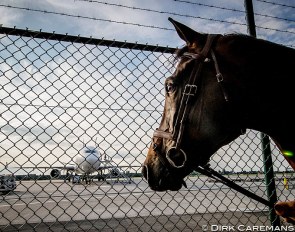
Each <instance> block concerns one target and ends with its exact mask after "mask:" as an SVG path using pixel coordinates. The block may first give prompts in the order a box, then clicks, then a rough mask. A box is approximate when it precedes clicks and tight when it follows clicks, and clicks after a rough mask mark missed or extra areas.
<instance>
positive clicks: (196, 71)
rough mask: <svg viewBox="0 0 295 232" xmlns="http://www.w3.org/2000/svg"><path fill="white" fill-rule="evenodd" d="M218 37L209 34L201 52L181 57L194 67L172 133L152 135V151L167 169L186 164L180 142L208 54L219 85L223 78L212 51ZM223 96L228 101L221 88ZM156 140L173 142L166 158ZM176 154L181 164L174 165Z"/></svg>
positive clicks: (160, 131) (158, 130)
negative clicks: (173, 157)
mask: <svg viewBox="0 0 295 232" xmlns="http://www.w3.org/2000/svg"><path fill="white" fill-rule="evenodd" d="M217 37H219V35H215V34H209V35H208V37H207V41H206V44H205V46H204V48H203V50H202V51H201V53H199V54H196V53H189V52H185V53H184V54H183V55H182V57H186V58H189V59H191V60H193V61H194V67H193V70H192V72H191V75H190V78H189V80H188V82H187V84H186V85H185V87H184V90H183V93H182V98H181V101H180V105H179V109H178V114H177V117H176V121H175V124H174V126H173V132H167V131H163V130H160V129H156V130H155V132H154V134H153V150H154V151H155V152H156V154H157V155H158V157H159V160H160V162H161V163H162V164H163V165H164V166H166V168H167V169H169V170H170V169H181V168H184V167H185V166H186V164H187V155H186V153H185V151H184V150H183V149H181V146H180V145H181V141H182V138H183V132H184V128H185V122H186V120H187V118H188V115H189V112H190V110H191V105H190V99H192V98H193V97H194V96H195V95H196V93H197V81H198V80H199V78H200V76H201V72H202V68H203V65H204V63H205V62H207V61H209V58H208V56H209V53H210V54H211V58H212V59H213V62H214V67H215V71H216V78H217V81H218V82H219V83H222V81H223V76H222V74H221V72H220V69H219V66H218V63H217V60H216V56H215V53H214V51H213V49H211V48H212V45H213V43H214V41H215V40H216V38H217ZM221 86H222V85H221ZM222 91H223V95H224V98H225V100H226V101H228V95H227V93H226V92H225V91H224V88H223V87H222ZM157 139H168V140H172V141H174V142H175V145H174V146H173V147H171V148H170V149H169V150H168V151H167V152H166V156H165V157H163V155H161V151H160V150H161V147H160V146H159V144H158V143H157V141H155V140H157ZM174 152H177V153H178V154H181V155H182V156H183V157H182V160H183V162H182V164H180V165H179V164H176V163H175V162H174V161H173V160H172V158H171V155H172V154H173V153H174Z"/></svg>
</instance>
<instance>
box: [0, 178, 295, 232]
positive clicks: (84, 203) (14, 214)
mask: <svg viewBox="0 0 295 232" xmlns="http://www.w3.org/2000/svg"><path fill="white" fill-rule="evenodd" d="M133 180H134V183H132V184H122V183H116V184H115V183H114V184H108V183H106V182H97V181H94V182H93V183H91V184H90V185H84V184H76V185H74V184H72V183H69V182H66V183H65V182H64V181H63V180H50V181H21V182H18V183H17V188H16V190H15V191H14V192H13V193H10V194H9V195H6V196H0V231H42V232H44V231H72V230H65V228H66V226H68V227H69V226H71V227H73V228H75V227H76V229H75V230H73V231H84V230H85V231H90V230H91V228H92V229H94V231H97V228H98V227H99V226H100V227H101V228H100V229H99V231H120V230H119V228H122V230H121V231H124V228H125V231H126V230H127V228H126V226H128V228H129V229H128V231H130V228H132V225H133V226H135V227H136V228H135V230H134V231H149V230H145V229H147V228H148V227H149V228H151V227H152V226H157V227H160V226H163V228H164V227H165V226H166V227H167V225H169V223H170V221H171V220H170V219H171V218H173V217H176V218H177V217H180V218H181V219H178V220H177V219H175V221H176V222H177V223H180V224H181V223H182V224H183V223H184V222H185V220H188V219H183V218H184V217H188V218H189V221H190V223H193V225H191V227H194V228H196V227H200V220H205V219H206V218H208V220H209V221H210V220H211V222H212V220H213V221H214V220H216V219H217V218H218V217H219V216H218V215H228V216H227V217H228V220H229V219H230V218H235V219H236V221H237V220H239V217H238V216H237V215H238V214H241V215H244V216H243V217H245V214H247V215H250V216H249V218H251V217H253V215H255V214H259V220H258V222H259V223H263V222H265V223H267V212H268V207H266V206H264V205H263V204H261V203H258V202H256V201H254V200H251V199H249V198H248V197H245V196H243V195H242V194H240V193H237V192H236V191H234V190H231V189H229V188H228V187H227V186H224V185H223V184H221V183H214V182H209V181H208V178H207V177H200V178H196V177H190V178H189V179H187V181H186V182H187V185H188V189H185V188H182V189H181V190H180V191H177V192H171V191H169V192H154V191H152V190H150V189H149V187H148V185H147V183H146V181H144V180H143V179H142V178H134V179H133ZM239 184H241V185H242V186H243V187H245V188H247V189H249V190H251V191H252V192H255V193H256V194H257V195H259V196H265V185H264V183H262V182H245V183H239ZM279 191H288V192H286V195H289V194H292V195H294V192H293V189H291V190H283V188H282V189H280V190H279ZM292 192H293V193H292ZM280 195H282V196H283V194H280ZM281 200H284V199H281ZM206 215H207V216H206ZM210 215H211V216H210ZM212 215H215V216H212ZM230 215H232V216H230ZM163 217H164V219H163V224H162V223H160V222H159V220H160V218H163ZM194 217H197V218H199V219H197V218H195V219H194ZM222 217H223V216H222ZM262 218H263V220H264V221H263V220H262ZM132 219H134V220H135V221H137V222H136V223H134V222H135V221H133V220H132ZM126 220H127V222H126ZM148 220H151V221H153V220H155V222H154V223H152V222H151V223H150V224H149V223H148V224H147V226H143V227H142V226H141V225H144V224H146V223H147V222H148ZM220 220H223V221H224V218H223V219H222V218H220ZM241 220H242V219H241ZM251 220H252V222H253V223H254V221H255V220H254V219H253V218H252V219H251ZM256 220H257V219H256ZM247 221H248V222H251V221H250V219H247ZM131 222H132V223H131ZM205 222H206V220H205ZM205 222H204V223H205ZM130 223H131V224H130ZM177 223H176V224H177ZM125 224H126V226H125V227H124V225H125ZM184 224H185V223H184ZM86 225H88V226H89V227H88V229H85V228H84V229H82V228H83V226H86ZM103 225H104V226H103ZM111 225H112V226H114V227H115V229H114V228H111ZM185 226H188V223H187V224H186V225H185ZM54 227H56V230H55V229H53V228H54ZM141 227H142V228H141ZM191 227H190V228H191ZM58 228H60V229H58ZM79 228H80V229H81V230H80V229H79ZM112 229H114V230H112ZM152 230H154V229H152ZM156 231H157V230H156ZM167 231H173V228H172V229H170V230H168V229H167ZM188 231H190V230H188Z"/></svg>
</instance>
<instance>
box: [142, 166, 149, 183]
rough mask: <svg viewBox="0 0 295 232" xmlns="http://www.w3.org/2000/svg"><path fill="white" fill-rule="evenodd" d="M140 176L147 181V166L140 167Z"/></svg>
mask: <svg viewBox="0 0 295 232" xmlns="http://www.w3.org/2000/svg"><path fill="white" fill-rule="evenodd" d="M141 172H142V174H143V177H144V178H145V179H146V180H147V172H148V171H147V166H146V165H145V166H143V167H142V170H141Z"/></svg>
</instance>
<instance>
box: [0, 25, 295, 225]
mask: <svg viewBox="0 0 295 232" xmlns="http://www.w3.org/2000/svg"><path fill="white" fill-rule="evenodd" d="M0 31H1V39H0V54H1V55H0V82H1V87H0V115H1V116H0V130H1V131H0V174H1V175H2V180H1V184H2V186H3V185H4V184H3V183H4V182H5V181H6V182H7V178H8V177H9V178H15V179H16V188H15V189H14V186H12V187H11V188H12V190H13V191H10V189H9V188H8V189H3V191H2V195H1V196H0V230H1V231H17V230H21V231H39V230H40V231H41V230H46V231H92V230H93V231H96V230H98V231H126V230H129V231H202V230H206V229H209V230H210V229H211V230H214V229H216V230H215V231H220V230H221V227H220V226H234V227H235V228H237V226H240V229H246V228H247V227H246V226H253V225H255V226H270V225H271V222H270V221H269V218H268V217H269V209H268V207H266V206H264V205H262V204H260V203H257V202H256V201H254V200H251V199H249V198H248V197H246V196H243V195H242V194H240V193H238V192H236V191H234V190H231V189H229V188H228V187H226V186H224V185H222V184H221V183H218V182H215V181H214V180H211V179H210V178H208V177H206V176H202V175H199V174H198V173H192V174H191V175H190V176H189V177H188V178H187V180H186V182H187V185H188V188H187V189H181V190H180V191H178V192H170V191H168V192H154V191H151V190H150V189H149V187H148V185H147V183H146V182H145V181H144V180H143V178H142V176H141V164H142V163H143V161H144V159H145V156H146V153H147V148H148V146H149V144H150V141H151V136H152V133H153V131H154V130H155V128H156V127H157V125H158V124H159V122H160V121H159V120H160V118H161V115H162V111H163V100H164V94H163V82H164V78H165V77H167V76H169V74H170V73H171V72H172V71H173V62H174V57H173V51H174V49H172V48H163V47H157V46H148V45H140V44H130V43H122V42H116V41H106V40H96V39H91V38H83V37H73V36H68V35H58V34H51V33H43V32H33V31H28V30H19V29H11V28H4V27H2V28H1V29H0ZM271 147H272V153H273V160H274V171H275V181H276V187H277V189H276V191H277V194H278V197H279V199H280V200H285V199H288V198H290V197H291V196H293V194H294V188H293V186H294V177H293V171H291V170H290V169H289V168H288V167H289V166H288V164H287V163H286V162H285V161H284V160H283V158H282V157H281V156H280V154H279V151H278V150H277V149H276V147H275V146H273V145H271ZM77 155H80V156H78V158H77ZM93 157H94V158H93ZM210 163H211V167H212V168H214V169H215V170H217V171H219V172H220V173H222V174H224V175H225V176H227V177H228V178H230V179H232V180H234V181H235V182H236V183H238V184H239V185H241V186H243V187H244V188H245V189H248V190H250V191H252V192H254V193H255V194H257V195H259V196H262V197H264V198H266V190H267V185H266V184H265V181H264V180H265V178H264V161H263V158H262V149H261V138H260V133H258V132H256V131H248V132H247V133H246V135H243V136H241V137H240V138H238V139H237V140H235V141H234V142H232V143H231V144H230V145H229V146H225V147H223V148H222V149H220V150H219V151H218V152H217V153H216V154H215V155H214V156H213V157H212V160H211V161H210ZM87 166H91V167H95V170H88V169H87ZM87 170H88V171H89V175H85V172H87ZM92 171H93V172H92ZM5 178H6V180H5ZM6 185H7V184H6ZM4 190H6V191H4ZM228 228H229V227H228Z"/></svg>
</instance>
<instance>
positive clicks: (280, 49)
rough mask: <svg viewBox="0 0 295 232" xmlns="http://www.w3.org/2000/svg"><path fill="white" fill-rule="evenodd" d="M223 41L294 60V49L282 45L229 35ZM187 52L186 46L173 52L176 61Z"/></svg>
mask: <svg viewBox="0 0 295 232" xmlns="http://www.w3.org/2000/svg"><path fill="white" fill-rule="evenodd" d="M223 38H224V39H232V40H234V41H235V43H236V44H237V45H236V46H239V47H244V48H245V50H246V49H249V48H251V49H252V50H256V51H259V50H260V49H263V50H265V51H268V52H269V53H271V54H281V55H282V56H288V57H289V56H292V57H294V59H295V49H293V48H290V47H287V46H284V45H282V44H278V43H274V42H271V41H268V40H264V39H258V38H255V37H253V36H249V35H245V34H239V33H231V34H225V35H223ZM187 51H188V46H184V47H182V48H180V49H177V50H176V52H175V55H176V59H178V58H180V57H181V56H182V55H183V54H184V53H185V52H187Z"/></svg>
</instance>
